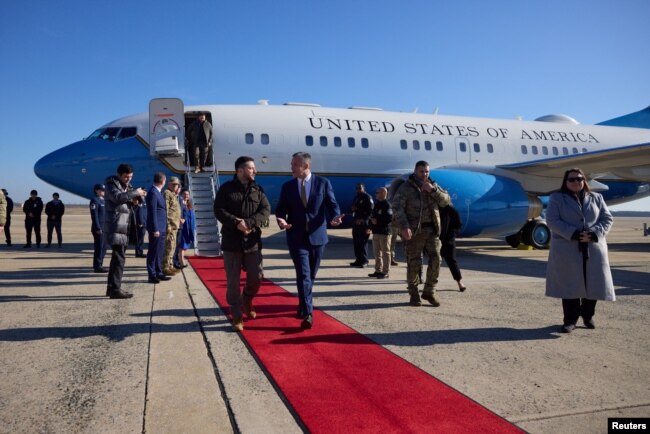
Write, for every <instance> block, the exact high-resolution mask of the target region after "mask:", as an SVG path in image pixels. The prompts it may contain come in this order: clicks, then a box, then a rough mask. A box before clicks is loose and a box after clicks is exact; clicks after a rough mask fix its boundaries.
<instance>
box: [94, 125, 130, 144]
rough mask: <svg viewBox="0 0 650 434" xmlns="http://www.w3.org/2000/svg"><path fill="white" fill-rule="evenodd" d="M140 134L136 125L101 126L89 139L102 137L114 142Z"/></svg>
mask: <svg viewBox="0 0 650 434" xmlns="http://www.w3.org/2000/svg"><path fill="white" fill-rule="evenodd" d="M136 134H138V129H137V128H136V127H108V128H100V129H98V130H96V131H95V132H93V133H92V134H91V135H90V137H88V138H89V139H102V140H109V141H111V142H114V141H115V140H123V139H128V138H129V137H134V136H135V135H136Z"/></svg>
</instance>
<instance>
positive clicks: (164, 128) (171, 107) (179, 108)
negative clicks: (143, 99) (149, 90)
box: [149, 98, 185, 156]
mask: <svg viewBox="0 0 650 434" xmlns="http://www.w3.org/2000/svg"><path fill="white" fill-rule="evenodd" d="M149 153H150V154H151V155H154V156H155V155H160V154H171V155H180V154H184V153H185V107H184V105H183V101H181V100H180V99H178V98H156V99H152V100H151V101H149Z"/></svg>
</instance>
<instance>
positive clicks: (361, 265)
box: [356, 262, 368, 268]
mask: <svg viewBox="0 0 650 434" xmlns="http://www.w3.org/2000/svg"><path fill="white" fill-rule="evenodd" d="M367 266H368V263H367V262H366V263H365V264H364V263H363V262H362V263H360V264H357V265H356V267H357V268H366V267H367Z"/></svg>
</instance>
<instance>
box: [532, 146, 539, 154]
mask: <svg viewBox="0 0 650 434" xmlns="http://www.w3.org/2000/svg"><path fill="white" fill-rule="evenodd" d="M531 150H532V151H533V155H537V154H539V151H538V150H537V145H533V146H531Z"/></svg>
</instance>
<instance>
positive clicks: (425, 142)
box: [424, 140, 431, 151]
mask: <svg viewBox="0 0 650 434" xmlns="http://www.w3.org/2000/svg"><path fill="white" fill-rule="evenodd" d="M424 149H425V150H427V151H430V150H431V142H430V141H428V140H425V141H424Z"/></svg>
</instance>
